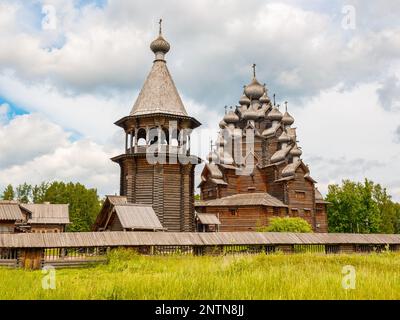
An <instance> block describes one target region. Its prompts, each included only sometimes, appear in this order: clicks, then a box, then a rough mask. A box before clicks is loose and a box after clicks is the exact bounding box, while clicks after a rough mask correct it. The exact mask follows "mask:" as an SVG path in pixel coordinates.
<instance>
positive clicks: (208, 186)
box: [196, 77, 328, 232]
mask: <svg viewBox="0 0 400 320" xmlns="http://www.w3.org/2000/svg"><path fill="white" fill-rule="evenodd" d="M239 103H240V106H238V107H236V109H234V110H230V111H229V112H226V114H225V116H224V119H223V120H222V121H221V122H220V128H221V131H220V133H219V136H218V139H217V140H216V146H215V149H214V150H212V151H211V152H210V155H209V156H208V161H209V163H208V164H207V165H206V166H205V167H204V169H203V172H202V175H201V183H200V186H199V187H200V194H201V201H199V202H197V203H196V210H197V211H199V212H203V213H213V214H216V215H218V217H219V218H220V220H221V226H220V230H221V231H254V230H256V229H257V227H258V226H266V225H268V223H269V220H270V218H272V217H277V216H280V217H300V218H302V219H304V220H306V221H307V222H308V223H309V224H310V225H311V227H312V228H313V230H314V231H315V232H327V231H328V224H327V202H325V201H324V200H323V198H322V195H321V194H320V193H319V191H318V190H317V189H316V187H315V183H316V181H314V179H312V178H311V176H310V170H309V168H308V166H307V165H305V164H304V162H303V160H302V159H300V156H301V154H302V151H301V150H300V147H299V146H298V141H297V135H296V129H295V128H292V127H291V125H292V124H293V122H294V119H293V117H292V116H291V115H290V114H289V113H288V112H287V111H286V112H285V114H282V113H281V112H280V111H279V108H278V107H279V106H277V105H275V103H271V101H270V99H269V97H268V96H267V90H266V88H265V87H263V86H261V85H260V84H259V83H258V81H257V80H256V78H255V77H254V78H253V81H252V82H251V83H250V84H249V85H248V86H246V87H245V92H244V95H243V96H242V98H241V99H240V101H239ZM249 136H250V137H252V139H248V138H249ZM235 141H236V142H235ZM246 168H248V169H247V170H244V169H246ZM244 171H245V172H246V173H245V174H243V172H244ZM263 193H265V194H268V195H269V196H271V197H272V198H273V199H271V198H269V200H268V201H267V202H265V201H259V202H257V201H255V202H254V203H252V204H250V205H249V204H246V205H245V204H244V203H245V202H248V201H247V200H246V198H245V197H244V198H242V201H243V203H242V204H241V203H240V202H236V207H235V206H233V205H232V204H230V202H231V201H232V198H231V197H232V196H233V195H238V194H247V195H249V197H252V196H253V194H263ZM256 198H257V199H259V197H256ZM215 199H221V200H222V201H220V202H215V201H213V200H215ZM275 200H276V201H278V202H279V203H278V204H276V203H275V202H276V201H275ZM218 203H219V205H218ZM282 205H284V207H283V206H282ZM235 210H236V211H235ZM234 212H235V213H234Z"/></svg>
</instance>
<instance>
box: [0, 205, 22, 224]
mask: <svg viewBox="0 0 400 320" xmlns="http://www.w3.org/2000/svg"><path fill="white" fill-rule="evenodd" d="M23 218H24V216H23V215H22V212H21V209H20V207H19V204H18V202H16V201H0V220H15V221H16V220H22V219H23Z"/></svg>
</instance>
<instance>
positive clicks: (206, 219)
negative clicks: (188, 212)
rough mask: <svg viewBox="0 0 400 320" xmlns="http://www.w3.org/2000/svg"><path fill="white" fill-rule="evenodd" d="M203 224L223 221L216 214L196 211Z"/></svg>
mask: <svg viewBox="0 0 400 320" xmlns="http://www.w3.org/2000/svg"><path fill="white" fill-rule="evenodd" d="M196 216H197V217H198V218H199V220H200V223H201V224H221V221H219V219H218V218H217V216H216V215H215V214H211V213H196Z"/></svg>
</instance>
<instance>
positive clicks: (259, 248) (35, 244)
mask: <svg viewBox="0 0 400 320" xmlns="http://www.w3.org/2000/svg"><path fill="white" fill-rule="evenodd" d="M121 247H124V248H132V249H134V250H135V251H137V252H138V253H140V254H146V255H173V254H175V255H228V254H259V253H265V254H271V253H274V252H278V251H280V252H283V253H307V252H312V253H320V254H340V253H371V252H382V251H400V235H376V234H374V235H371V234H370V235H366V234H301V233H258V232H218V233H170V232H83V233H52V234H50V233H48V234H41V233H37V234H34V233H29V234H28V233H24V234H3V235H0V266H8V267H18V266H19V267H25V268H31V269H39V268H42V267H43V266H53V267H56V268H57V267H79V266H82V265H87V264H97V263H104V262H105V261H106V260H107V253H108V252H109V251H110V250H112V249H114V248H121Z"/></svg>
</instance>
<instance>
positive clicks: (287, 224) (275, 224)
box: [257, 218, 313, 233]
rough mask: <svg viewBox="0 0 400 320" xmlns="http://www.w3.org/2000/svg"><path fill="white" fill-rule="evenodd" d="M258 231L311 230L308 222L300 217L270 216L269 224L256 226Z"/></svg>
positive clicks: (306, 231)
mask: <svg viewBox="0 0 400 320" xmlns="http://www.w3.org/2000/svg"><path fill="white" fill-rule="evenodd" d="M257 231H259V232H300V233H308V232H313V231H312V228H311V226H310V224H309V223H308V222H307V221H305V220H304V219H301V218H272V219H271V220H270V223H269V226H264V227H260V228H258V230H257Z"/></svg>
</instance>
